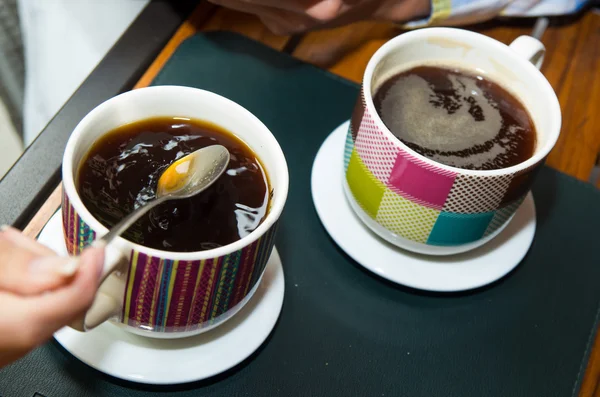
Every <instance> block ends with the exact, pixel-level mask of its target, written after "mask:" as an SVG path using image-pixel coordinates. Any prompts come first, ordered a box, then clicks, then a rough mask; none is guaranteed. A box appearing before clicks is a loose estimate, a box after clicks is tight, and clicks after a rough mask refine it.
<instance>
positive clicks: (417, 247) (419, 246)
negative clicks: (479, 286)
mask: <svg viewBox="0 0 600 397" xmlns="http://www.w3.org/2000/svg"><path fill="white" fill-rule="evenodd" d="M342 179H343V181H342V186H343V189H344V195H345V196H346V201H347V202H348V205H349V206H350V207H351V208H352V210H353V211H354V212H355V214H356V216H358V218H359V219H360V220H361V221H362V222H363V223H364V224H365V225H366V226H367V227H368V228H369V229H371V231H372V232H373V233H375V234H377V235H378V236H379V237H381V238H382V239H384V240H386V241H387V242H388V243H390V244H393V245H395V246H397V247H398V248H401V249H404V250H407V251H411V252H414V253H416V254H422V255H433V256H444V255H456V254H462V253H463V252H467V251H471V250H473V249H475V248H477V247H480V246H482V245H484V244H486V243H487V242H489V241H491V240H493V239H494V237H496V236H497V235H499V234H500V233H501V232H502V231H503V230H504V229H505V228H506V226H508V224H509V223H510V222H511V221H512V220H513V218H514V214H513V215H512V216H511V217H510V218H509V219H508V220H507V221H506V222H505V223H504V225H502V226H500V227H499V228H498V229H497V230H496V231H494V232H493V233H491V234H490V235H489V236H486V237H484V238H482V239H479V240H477V241H474V242H472V243H468V244H461V245H454V246H438V245H430V244H423V243H417V242H415V241H411V240H408V239H406V238H404V237H402V236H398V235H397V234H394V233H392V232H390V231H389V230H387V229H386V228H384V227H383V226H381V225H380V224H379V223H377V222H375V221H374V220H373V218H371V217H370V216H369V215H368V214H367V213H366V212H365V211H364V210H363V209H362V208H361V207H360V205H358V204H357V203H356V201H355V200H354V198H353V197H352V193H351V192H350V187H349V186H348V183H347V182H346V179H345V178H344V177H343V174H342Z"/></svg>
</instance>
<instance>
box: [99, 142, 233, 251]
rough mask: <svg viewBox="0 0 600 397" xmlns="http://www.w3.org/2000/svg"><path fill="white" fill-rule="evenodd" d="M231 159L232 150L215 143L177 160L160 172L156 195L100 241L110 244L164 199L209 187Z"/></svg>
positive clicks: (172, 198)
mask: <svg viewBox="0 0 600 397" xmlns="http://www.w3.org/2000/svg"><path fill="white" fill-rule="evenodd" d="M229 159H230V155H229V151H228V150H227V149H226V148H225V147H224V146H221V145H213V146H208V147H205V148H202V149H199V150H196V151H195V152H193V153H190V154H188V155H187V156H184V157H182V158H180V159H179V160H177V161H175V162H174V163H173V164H171V165H170V166H169V167H168V168H167V169H166V170H164V171H163V173H162V174H161V176H160V178H159V180H158V188H157V191H156V198H155V199H154V200H152V201H150V202H149V203H146V204H145V205H143V206H141V207H140V208H138V209H136V210H134V211H133V212H132V213H131V214H129V215H127V216H126V217H125V218H123V219H122V220H121V221H120V222H119V223H117V224H116V225H114V226H113V227H112V229H110V231H109V232H108V233H106V234H105V235H104V236H103V237H102V238H101V239H100V240H101V241H103V242H104V243H106V244H108V243H109V242H110V241H111V240H112V239H114V238H115V237H117V236H119V235H120V234H121V233H123V232H124V231H126V230H127V229H129V227H130V226H131V225H133V224H134V223H135V222H136V221H137V220H138V219H140V218H141V217H142V216H143V215H144V214H146V213H147V212H148V211H150V210H151V209H152V208H154V207H156V206H157V205H159V204H162V203H164V202H165V201H169V200H179V199H184V198H189V197H192V196H195V195H197V194H198V193H200V192H202V191H204V190H206V188H208V187H209V186H210V185H212V184H213V183H215V181H216V180H217V179H219V177H220V176H221V175H223V172H225V170H226V169H227V165H228V164H229Z"/></svg>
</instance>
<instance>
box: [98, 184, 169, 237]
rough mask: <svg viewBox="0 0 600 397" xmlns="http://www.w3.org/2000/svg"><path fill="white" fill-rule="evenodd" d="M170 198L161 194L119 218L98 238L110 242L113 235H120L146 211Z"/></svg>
mask: <svg viewBox="0 0 600 397" xmlns="http://www.w3.org/2000/svg"><path fill="white" fill-rule="evenodd" d="M170 198H171V197H170V196H163V197H160V198H157V199H155V200H154V201H151V202H149V203H147V204H145V205H143V206H141V207H139V208H138V209H136V210H134V211H133V212H131V213H130V214H129V215H127V216H126V217H125V218H123V219H121V221H120V222H119V223H117V224H116V225H114V226H113V227H112V228H111V229H110V230H109V231H108V233H106V234H105V235H104V236H102V237H101V238H100V240H102V241H103V242H104V243H106V244H108V243H110V242H111V241H112V240H113V239H114V238H115V237H117V236H119V235H121V233H123V232H125V231H126V230H127V229H129V228H130V227H131V225H133V224H134V223H135V222H137V220H138V219H140V218H141V217H142V216H144V215H145V214H146V213H147V212H148V211H150V210H151V209H152V208H154V207H156V206H157V205H159V204H162V203H164V202H165V201H167V200H169V199H170Z"/></svg>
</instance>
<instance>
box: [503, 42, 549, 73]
mask: <svg viewBox="0 0 600 397" xmlns="http://www.w3.org/2000/svg"><path fill="white" fill-rule="evenodd" d="M508 47H509V48H510V49H511V50H513V51H514V52H516V53H517V54H519V55H520V56H521V57H523V58H525V59H527V60H528V61H529V62H531V63H533V65H534V66H535V67H536V68H538V69H539V68H541V67H542V63H544V55H545V54H546V47H544V45H543V44H542V42H541V41H539V40H538V39H536V38H533V37H531V36H519V37H517V38H516V39H515V40H514V41H513V42H512V43H510V45H509V46H508Z"/></svg>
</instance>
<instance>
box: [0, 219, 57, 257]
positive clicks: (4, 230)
mask: <svg viewBox="0 0 600 397" xmlns="http://www.w3.org/2000/svg"><path fill="white" fill-rule="evenodd" d="M0 238H4V239H7V240H8V241H10V242H12V243H13V244H15V245H17V246H19V247H22V248H25V249H28V250H30V251H31V252H34V253H36V254H38V255H54V251H52V250H51V249H50V248H48V247H46V246H45V245H43V244H40V243H38V242H37V241H35V240H34V239H31V238H29V237H27V236H25V235H24V234H23V233H21V232H20V231H19V230H17V229H15V228H14V227H11V226H6V225H5V226H2V227H0Z"/></svg>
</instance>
